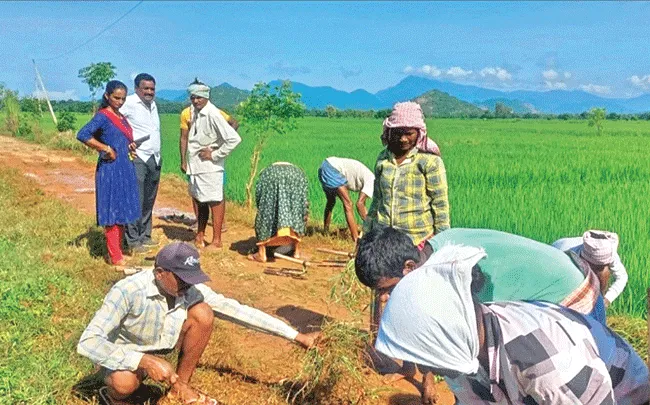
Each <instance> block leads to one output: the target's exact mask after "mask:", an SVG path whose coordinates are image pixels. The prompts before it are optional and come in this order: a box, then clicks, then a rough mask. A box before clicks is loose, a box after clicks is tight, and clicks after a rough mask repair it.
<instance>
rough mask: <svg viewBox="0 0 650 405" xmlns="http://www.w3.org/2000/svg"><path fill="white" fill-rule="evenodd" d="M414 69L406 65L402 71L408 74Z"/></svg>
mask: <svg viewBox="0 0 650 405" xmlns="http://www.w3.org/2000/svg"><path fill="white" fill-rule="evenodd" d="M414 70H415V69H413V66H411V65H408V66H407V67H405V68H404V71H403V72H404V73H406V74H408V73H413V71H414Z"/></svg>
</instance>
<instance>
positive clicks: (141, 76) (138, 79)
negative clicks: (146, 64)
mask: <svg viewBox="0 0 650 405" xmlns="http://www.w3.org/2000/svg"><path fill="white" fill-rule="evenodd" d="M143 80H144V81H147V82H153V84H156V79H154V78H153V76H151V75H150V74H149V73H140V74H139V75H137V76H136V77H135V79H134V80H133V83H134V84H135V87H140V82H141V81H143Z"/></svg>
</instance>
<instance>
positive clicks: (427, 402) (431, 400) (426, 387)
mask: <svg viewBox="0 0 650 405" xmlns="http://www.w3.org/2000/svg"><path fill="white" fill-rule="evenodd" d="M438 399H439V396H438V391H437V390H436V385H435V376H434V375H433V373H431V372H426V373H424V377H423V379H422V405H433V404H437V403H438Z"/></svg>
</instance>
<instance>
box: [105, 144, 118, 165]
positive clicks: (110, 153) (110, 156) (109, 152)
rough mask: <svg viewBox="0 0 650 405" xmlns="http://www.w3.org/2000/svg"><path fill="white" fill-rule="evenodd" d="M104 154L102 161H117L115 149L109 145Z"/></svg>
mask: <svg viewBox="0 0 650 405" xmlns="http://www.w3.org/2000/svg"><path fill="white" fill-rule="evenodd" d="M102 152H103V156H102V159H104V160H108V161H110V162H112V161H113V160H115V159H117V153H115V149H113V148H111V147H110V146H108V145H106V148H105V149H104V150H103V151H102Z"/></svg>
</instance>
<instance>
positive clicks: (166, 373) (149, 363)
mask: <svg viewBox="0 0 650 405" xmlns="http://www.w3.org/2000/svg"><path fill="white" fill-rule="evenodd" d="M140 368H142V369H144V371H146V372H147V374H148V375H149V377H151V378H152V379H153V380H155V381H158V382H167V383H169V384H176V381H177V380H178V374H176V371H175V370H174V368H173V367H172V365H171V364H169V362H167V361H166V360H164V359H161V358H160V357H156V356H153V355H150V354H145V355H144V356H142V359H141V360H140Z"/></svg>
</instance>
